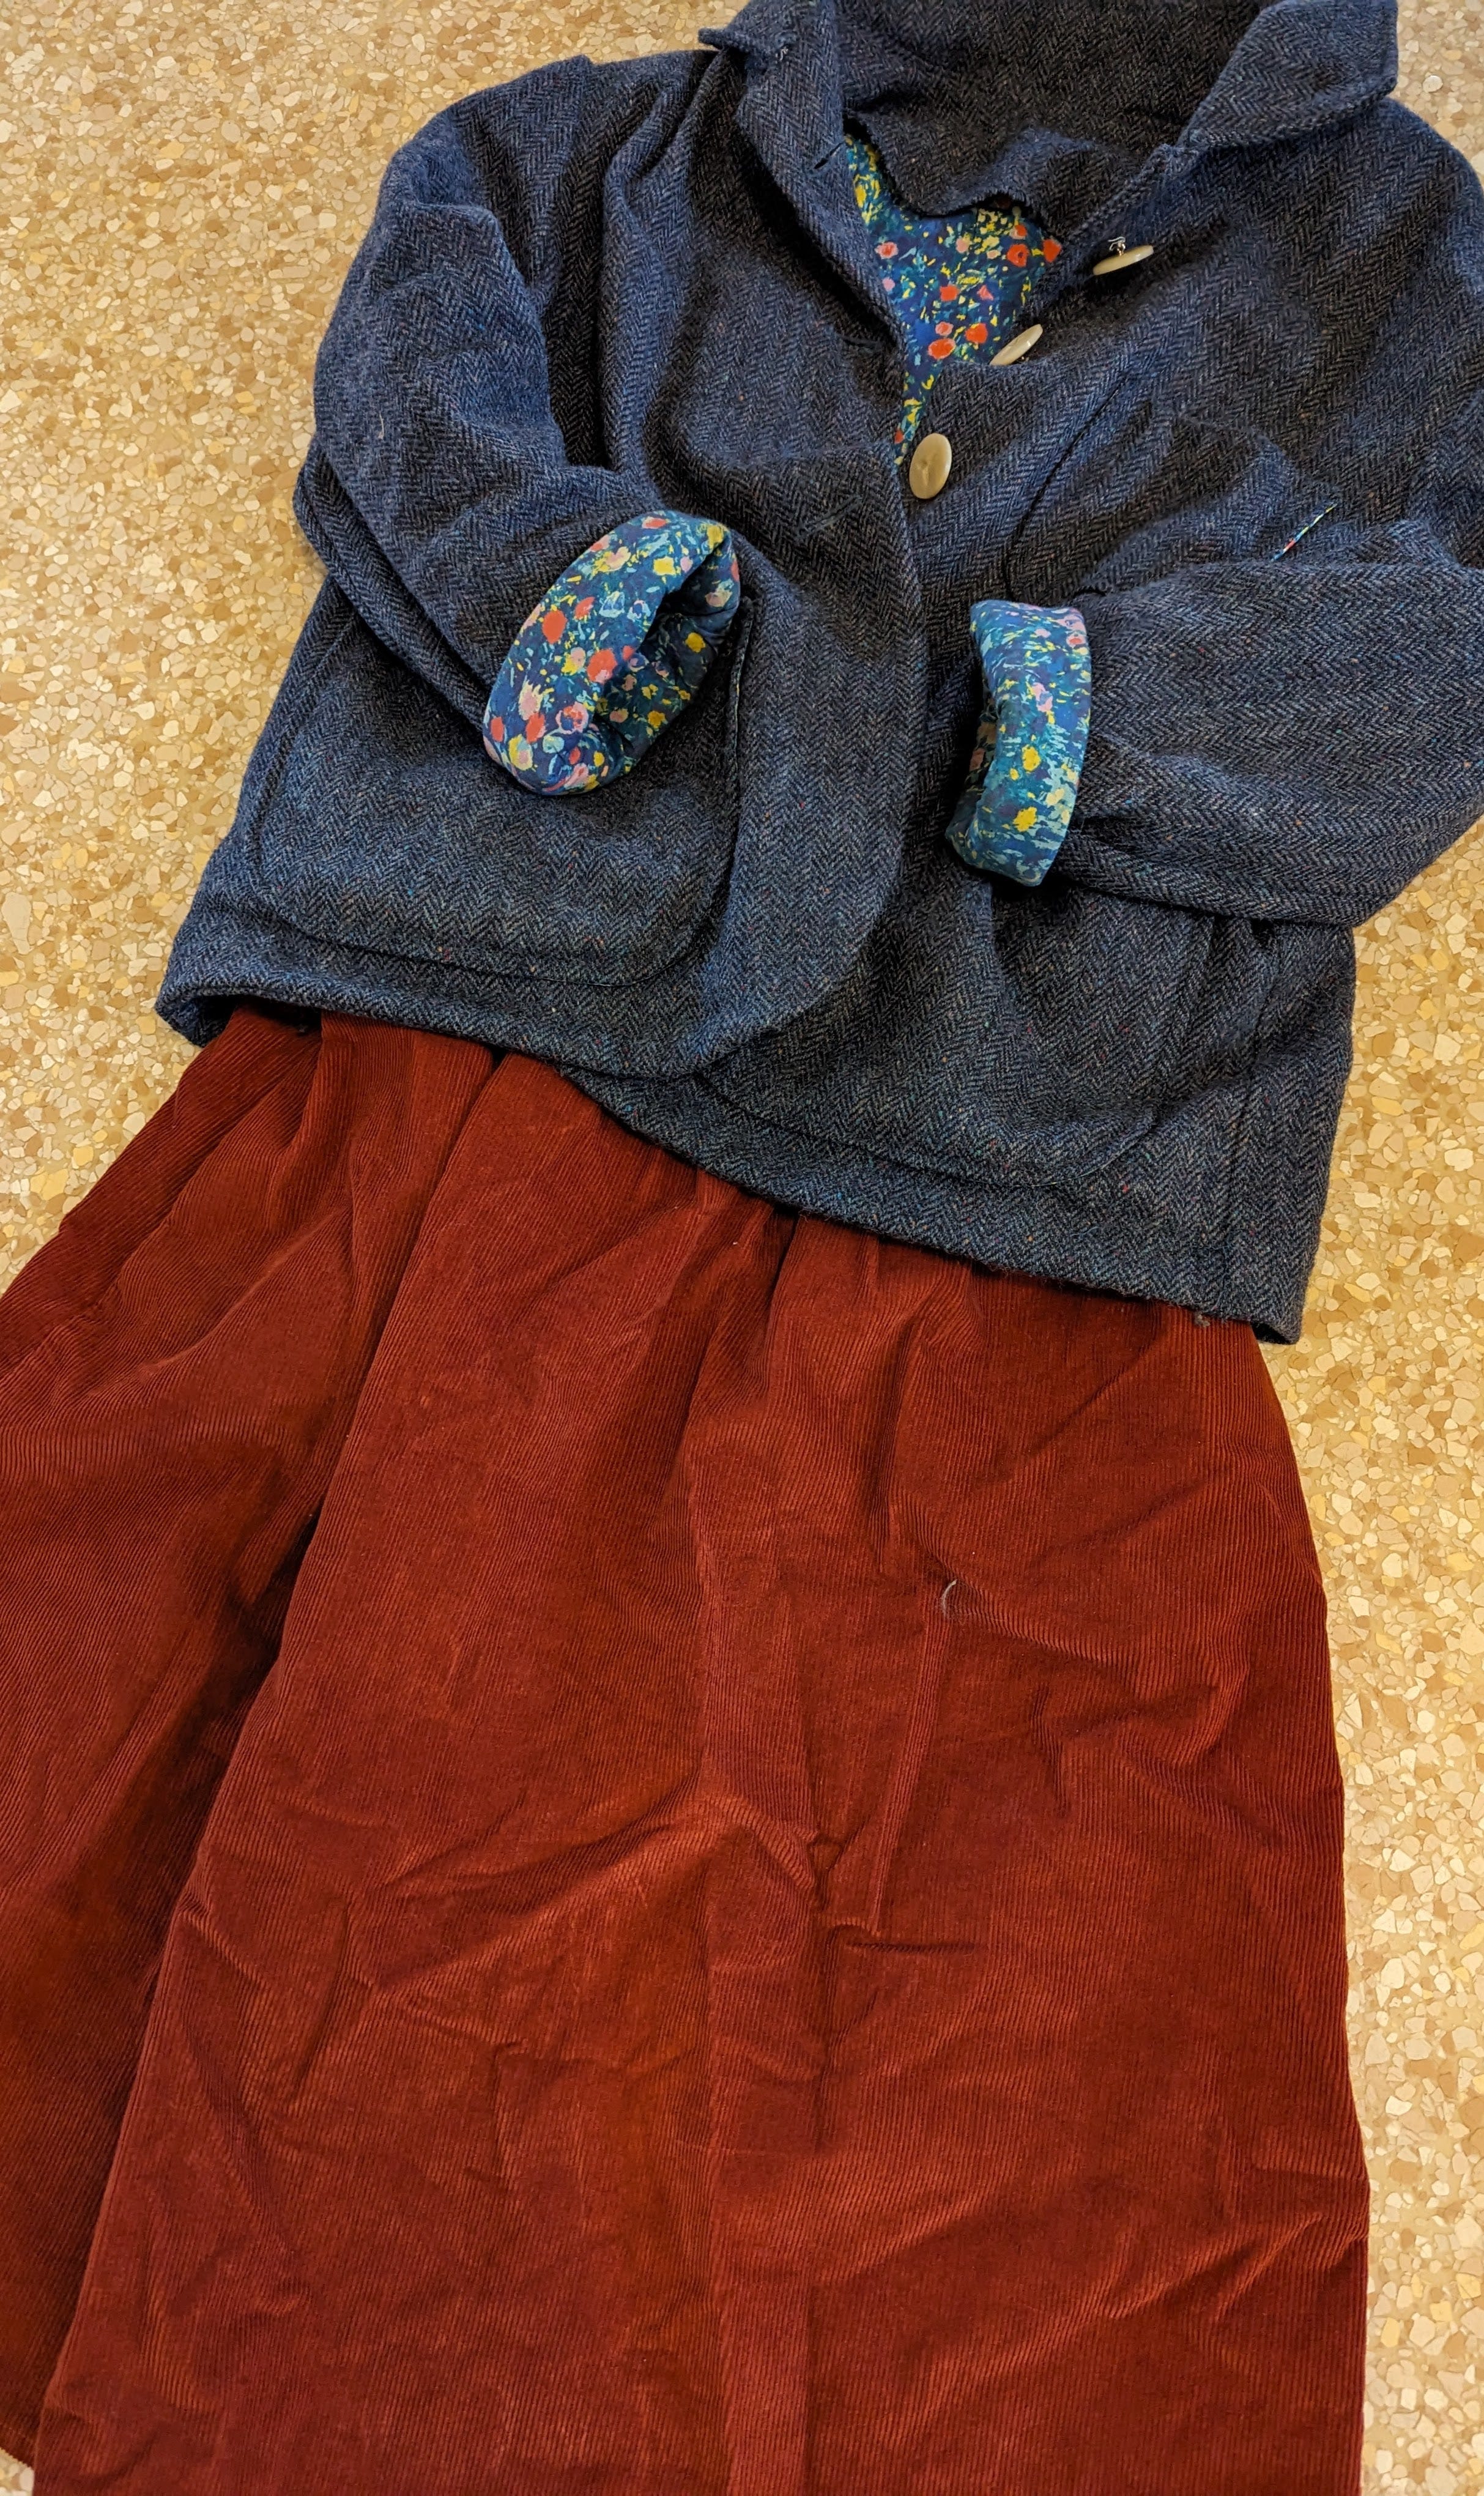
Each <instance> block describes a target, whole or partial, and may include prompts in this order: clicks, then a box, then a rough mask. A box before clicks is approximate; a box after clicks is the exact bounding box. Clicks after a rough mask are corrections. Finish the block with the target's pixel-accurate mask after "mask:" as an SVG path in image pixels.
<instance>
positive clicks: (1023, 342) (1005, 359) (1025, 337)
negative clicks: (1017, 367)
mask: <svg viewBox="0 0 1484 2496" xmlns="http://www.w3.org/2000/svg"><path fill="white" fill-rule="evenodd" d="M1044 326H1045V325H1044V323H1043V322H1040V321H1033V322H1032V324H1031V327H1030V328H1029V329H1021V330H1019V331H1018V332H1017V334H1016V335H1015V336H1014V337H1013V338H1011V339H1009V340H1008V341H1007V342H1006V344H1005V346H1003V347H1002V348H1001V350H1000V353H999V354H998V356H991V357H990V359H989V360H990V362H991V363H992V364H1018V363H1019V361H1020V359H1021V357H1022V356H1028V355H1029V354H1030V352H1031V350H1032V348H1033V347H1034V346H1035V344H1036V339H1037V338H1038V337H1039V336H1040V334H1041V331H1042V328H1044Z"/></svg>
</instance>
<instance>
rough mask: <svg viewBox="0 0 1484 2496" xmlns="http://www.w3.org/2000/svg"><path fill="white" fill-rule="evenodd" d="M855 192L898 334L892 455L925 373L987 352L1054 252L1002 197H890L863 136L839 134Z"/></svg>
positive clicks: (1055, 245)
mask: <svg viewBox="0 0 1484 2496" xmlns="http://www.w3.org/2000/svg"><path fill="white" fill-rule="evenodd" d="M846 147H847V150H848V152H849V155H850V172H851V173H852V175H853V176H854V181H855V199H856V203H857V204H858V206H859V208H860V212H861V215H862V216H863V217H864V218H865V221H866V226H867V229H868V231H869V232H870V233H871V234H873V235H875V236H876V238H877V240H876V256H877V259H878V260H879V261H880V263H881V291H882V293H883V294H885V295H888V296H890V297H891V306H892V310H893V311H894V312H895V313H896V316H897V319H898V322H899V323H900V325H901V328H902V332H903V335H904V338H905V340H906V343H907V357H908V376H907V389H906V391H905V394H904V397H905V404H904V406H903V411H902V421H901V423H900V424H899V425H898V427H897V432H896V443H897V452H898V456H899V457H901V456H903V455H905V453H906V452H907V449H908V446H909V445H910V443H911V441H912V435H913V434H914V433H915V431H916V429H917V425H918V422H919V420H920V418H921V415H922V403H923V400H924V399H925V398H926V396H927V393H928V391H929V390H930V389H931V388H932V385H933V380H934V376H935V375H936V374H937V372H938V370H939V368H940V367H941V366H942V365H943V364H944V363H946V362H947V361H948V359H949V358H950V357H953V356H958V357H962V358H964V359H970V358H973V357H974V356H981V355H993V354H994V352H995V350H996V349H997V348H998V347H1001V346H1003V345H1004V343H1005V339H1006V338H1007V337H1010V336H1012V335H1013V334H1014V332H1015V330H1016V329H1017V328H1019V326H1020V315H1021V313H1022V312H1023V311H1024V309H1025V305H1026V300H1027V297H1028V296H1029V295H1030V292H1031V288H1032V286H1033V284H1034V282H1035V278H1036V269H1037V268H1038V267H1040V266H1044V265H1049V263H1050V262H1052V261H1054V260H1057V259H1059V258H1060V256H1061V250H1062V246H1061V244H1060V243H1059V242H1057V241H1056V240H1055V239H1054V238H1053V236H1051V235H1050V234H1042V233H1041V231H1040V228H1039V227H1038V226H1034V225H1032V224H1031V223H1030V222H1029V220H1028V219H1027V218H1025V217H1023V216H1022V215H1021V214H1020V212H1019V210H1018V209H1017V208H1015V207H1014V206H1013V205H1012V204H1010V203H1007V202H1005V201H1002V202H1000V203H998V204H995V203H991V204H990V205H989V206H987V207H979V208H969V209H966V210H965V211H964V212H963V214H962V215H960V216H956V217H923V216H918V215H917V213H916V211H915V210H914V209H912V208H909V207H907V206H906V205H905V204H904V203H903V202H902V201H900V200H898V199H897V198H895V197H894V195H893V194H892V192H891V191H890V190H889V189H888V187H887V184H886V177H885V174H884V172H882V169H881V158H880V156H879V155H878V154H877V151H876V149H875V148H874V147H873V146H872V144H871V141H870V140H869V139H862V138H859V137H857V136H856V134H855V133H854V132H853V131H852V132H849V133H848V134H847V137H846Z"/></svg>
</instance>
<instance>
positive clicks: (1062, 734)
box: [947, 598, 1092, 884]
mask: <svg viewBox="0 0 1484 2496" xmlns="http://www.w3.org/2000/svg"><path fill="white" fill-rule="evenodd" d="M969 620H970V624H971V626H972V628H973V631H974V640H975V642H976V644H977V647H978V653H979V665H980V669H981V671H982V674H983V681H984V696H985V701H984V713H983V717H982V719H981V721H980V723H979V732H978V734H977V736H976V738H975V740H974V753H973V755H972V756H971V757H970V764H969V774H968V778H967V780H966V782H965V785H964V789H963V793H962V795H961V796H960V798H959V801H958V804H957V806H956V808H955V809H954V812H953V815H952V817H951V819H950V821H949V823H948V826H947V837H948V839H949V840H950V841H951V842H952V844H953V847H954V848H955V849H956V850H957V851H958V854H959V856H960V857H961V858H965V859H967V861H968V863H969V864H970V865H971V866H975V867H985V868H990V869H993V871H994V872H995V873H996V874H999V875H1007V876H1012V877H1013V878H1014V880H1015V882H1016V883H1017V884H1039V883H1040V881H1041V878H1042V877H1043V876H1044V875H1045V873H1046V870H1047V868H1048V867H1049V866H1050V865H1051V862H1052V860H1053V859H1054V858H1055V857H1056V854H1057V852H1058V850H1059V849H1060V848H1061V846H1062V842H1063V840H1064V839H1065V837H1066V833H1067V826H1068V824H1069V823H1070V821H1071V812H1072V807H1073V806H1074V804H1075V803H1076V796H1077V781H1078V777H1079V775H1080V773H1081V769H1082V758H1083V755H1084V754H1085V752H1086V750H1087V733H1088V720H1089V717H1090V714H1091V709H1092V666H1091V661H1090V658H1089V654H1088V646H1087V626H1086V624H1085V623H1084V622H1083V619H1082V616H1081V614H1080V613H1079V611H1078V609H1077V608H1075V607H1024V606H1021V605H1019V604H1018V603H1016V602H1014V601H1012V600H1009V599H1003V598H986V599H982V600H981V601H980V603H979V604H978V606H976V607H972V608H970V610H969Z"/></svg>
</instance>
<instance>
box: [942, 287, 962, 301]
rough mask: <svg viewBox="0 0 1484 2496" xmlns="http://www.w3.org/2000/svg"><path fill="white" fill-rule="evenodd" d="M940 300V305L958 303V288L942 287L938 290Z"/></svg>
mask: <svg viewBox="0 0 1484 2496" xmlns="http://www.w3.org/2000/svg"><path fill="white" fill-rule="evenodd" d="M938 300H939V302H940V303H956V302H957V301H958V288H957V287H956V286H940V288H939V290H938Z"/></svg>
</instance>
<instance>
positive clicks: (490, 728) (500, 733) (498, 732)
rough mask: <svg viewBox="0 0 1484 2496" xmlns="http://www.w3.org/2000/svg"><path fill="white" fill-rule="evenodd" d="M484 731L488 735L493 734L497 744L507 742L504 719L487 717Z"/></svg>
mask: <svg viewBox="0 0 1484 2496" xmlns="http://www.w3.org/2000/svg"><path fill="white" fill-rule="evenodd" d="M484 732H485V734H486V735H487V736H492V737H493V738H494V741H495V743H496V744H497V745H503V744H504V743H505V722H504V720H503V719H487V720H486V721H485V723H484Z"/></svg>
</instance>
